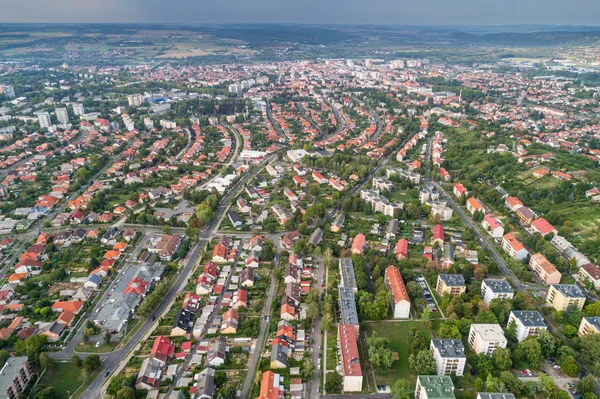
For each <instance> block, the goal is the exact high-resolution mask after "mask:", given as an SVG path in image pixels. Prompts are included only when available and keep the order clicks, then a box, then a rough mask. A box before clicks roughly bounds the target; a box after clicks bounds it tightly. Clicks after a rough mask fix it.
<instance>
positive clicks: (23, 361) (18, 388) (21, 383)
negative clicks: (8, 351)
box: [0, 356, 33, 399]
mask: <svg viewBox="0 0 600 399" xmlns="http://www.w3.org/2000/svg"><path fill="white" fill-rule="evenodd" d="M32 375H33V369H32V368H31V365H30V364H29V361H28V360H27V356H18V357H9V358H8V359H7V360H6V363H4V366H3V367H2V370H0V398H2V399H5V398H10V399H13V398H18V397H19V394H20V393H21V392H23V391H24V390H25V389H26V388H27V385H29V382H30V381H31V376H32Z"/></svg>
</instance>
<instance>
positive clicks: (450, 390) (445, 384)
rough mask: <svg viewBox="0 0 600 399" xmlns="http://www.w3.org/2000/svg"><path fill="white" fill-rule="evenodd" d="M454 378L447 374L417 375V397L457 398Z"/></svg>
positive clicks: (416, 398)
mask: <svg viewBox="0 0 600 399" xmlns="http://www.w3.org/2000/svg"><path fill="white" fill-rule="evenodd" d="M455 398H456V396H454V384H453V383H452V378H450V376H447V375H443V376H442V375H420V376H418V377H417V387H416V388H415V399H455Z"/></svg>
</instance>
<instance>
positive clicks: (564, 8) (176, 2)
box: [0, 0, 600, 25]
mask: <svg viewBox="0 0 600 399" xmlns="http://www.w3.org/2000/svg"><path fill="white" fill-rule="evenodd" d="M0 22H165V23H167V22H170V23H199V24H207V23H208V24H213V23H218V24H221V23H279V22H283V23H315V24H346V23H351V24H361V23H362V24H398V25H403V24H419V25H465V24H468V25H485V24H494V25H501V24H557V25H598V24H600V0H210V1H207V0H0Z"/></svg>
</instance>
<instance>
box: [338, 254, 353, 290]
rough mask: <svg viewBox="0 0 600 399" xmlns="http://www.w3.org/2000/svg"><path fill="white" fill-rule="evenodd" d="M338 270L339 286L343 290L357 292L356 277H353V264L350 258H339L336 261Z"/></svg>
mask: <svg viewBox="0 0 600 399" xmlns="http://www.w3.org/2000/svg"><path fill="white" fill-rule="evenodd" d="M338 264H339V268H340V279H341V281H340V285H341V286H342V287H345V288H350V289H351V290H352V291H354V292H356V291H358V286H357V285H356V276H355V275H354V264H353V263H352V259H351V258H340V259H339V261H338Z"/></svg>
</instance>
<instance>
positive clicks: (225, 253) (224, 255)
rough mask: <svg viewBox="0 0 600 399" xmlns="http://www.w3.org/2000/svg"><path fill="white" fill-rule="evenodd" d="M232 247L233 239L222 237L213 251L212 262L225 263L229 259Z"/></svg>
mask: <svg viewBox="0 0 600 399" xmlns="http://www.w3.org/2000/svg"><path fill="white" fill-rule="evenodd" d="M230 247H231V239H230V238H229V237H227V236H221V237H220V238H219V242H218V243H217V245H216V246H215V248H214V249H213V256H212V261H213V262H217V263H225V262H227V261H228V259H229V248H230Z"/></svg>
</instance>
